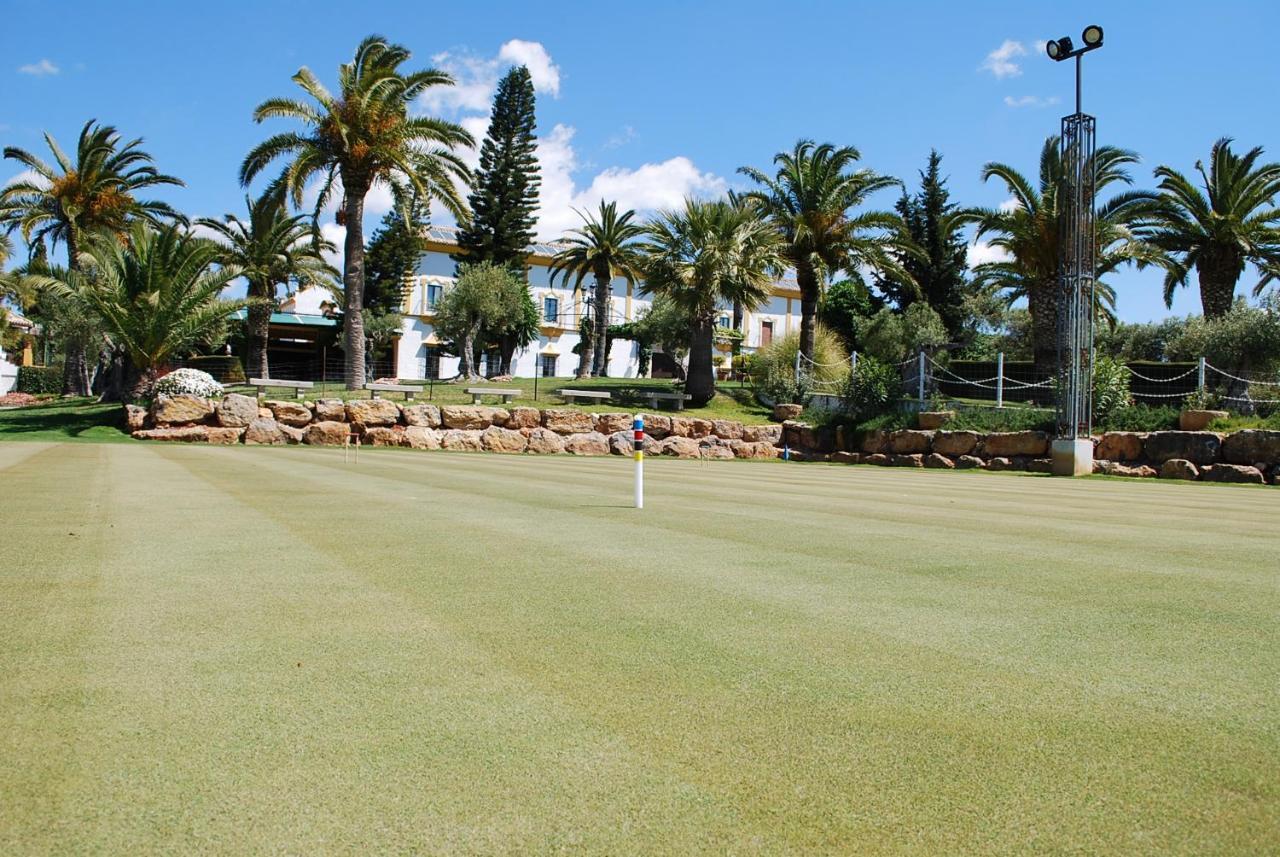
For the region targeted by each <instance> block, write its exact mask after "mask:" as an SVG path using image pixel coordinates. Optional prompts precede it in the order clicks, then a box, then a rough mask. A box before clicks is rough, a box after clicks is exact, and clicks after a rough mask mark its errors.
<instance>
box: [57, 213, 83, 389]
mask: <svg viewBox="0 0 1280 857" xmlns="http://www.w3.org/2000/svg"><path fill="white" fill-rule="evenodd" d="M79 252H80V248H79V241H78V240H77V238H76V230H75V227H74V226H73V227H72V228H70V229H68V230H67V268H68V269H69V270H71V271H77V272H78V271H79V270H80V266H79V263H78V262H77V257H78V255H79ZM63 350H64V352H65V360H64V361H63V364H62V395H64V396H88V395H89V393H90V390H89V365H88V362H87V361H88V358H87V356H86V355H85V351H86V347H85V344H84V343H83V342H80V341H78V340H76V339H74V338H73V339H71V340H68V341H67V342H65V343H64V344H63Z"/></svg>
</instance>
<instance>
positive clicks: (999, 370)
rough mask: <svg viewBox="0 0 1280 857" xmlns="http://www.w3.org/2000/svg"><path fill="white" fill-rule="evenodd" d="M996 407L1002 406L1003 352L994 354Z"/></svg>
mask: <svg viewBox="0 0 1280 857" xmlns="http://www.w3.org/2000/svg"><path fill="white" fill-rule="evenodd" d="M996 407H997V408H1003V407H1004V352H1003V351H1001V352H1000V353H998V354H997V355H996Z"/></svg>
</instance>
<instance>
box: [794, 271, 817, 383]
mask: <svg viewBox="0 0 1280 857" xmlns="http://www.w3.org/2000/svg"><path fill="white" fill-rule="evenodd" d="M796 283H797V285H799V286H800V353H801V354H803V355H804V356H805V357H806V358H807V359H809V360H812V359H813V340H814V338H815V336H816V335H817V326H818V298H820V297H821V290H820V289H819V287H818V272H817V271H815V270H814V269H813V266H812V265H810V264H808V263H805V264H800V265H796Z"/></svg>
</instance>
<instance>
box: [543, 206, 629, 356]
mask: <svg viewBox="0 0 1280 857" xmlns="http://www.w3.org/2000/svg"><path fill="white" fill-rule="evenodd" d="M577 214H578V216H579V217H581V218H582V219H583V221H584V223H583V226H582V227H581V228H579V229H574V230H572V231H571V232H570V233H569V235H568V236H567V237H566V238H565V239H564V243H565V244H567V245H568V246H567V247H566V248H565V249H564V250H561V251H560V252H559V253H557V254H556V255H555V258H554V259H552V262H551V281H552V282H553V283H554V282H555V278H556V275H557V274H559V275H560V276H561V277H562V278H563V280H564V282H566V283H567V282H568V281H569V278H570V277H573V288H574V290H575V291H576V290H577V289H579V288H581V286H582V281H583V280H584V279H586V277H587V275H588V274H590V275H592V276H593V277H595V281H596V289H595V298H594V300H593V303H594V305H595V316H594V324H593V325H592V328H591V339H590V341H587V342H583V343H582V346H581V349H582V350H581V362H580V364H579V366H578V374H577V377H579V378H581V377H582V376H583V375H585V374H587V371H588V367H589V370H590V372H591V374H592V375H593V376H601V375H605V374H608V369H609V354H608V348H607V343H608V339H607V337H608V332H609V298H610V297H611V295H612V283H613V280H614V278H615V277H622V278H624V279H625V280H626V281H627V282H628V283H629V284H631V285H635V283H636V282H638V281H639V280H640V279H641V277H642V276H643V274H642V267H643V259H642V257H641V254H640V249H639V245H638V244H637V241H638V240H639V239H640V238H642V237H643V236H644V234H645V228H644V227H643V226H642V225H640V224H639V223H633V222H632V219H633V218H634V217H635V216H636V213H635V211H633V210H631V209H628V210H626V211H624V212H623V213H622V214H618V204H617V203H616V202H605V201H604V200H600V211H599V214H594V213H584V212H581V211H579V212H577Z"/></svg>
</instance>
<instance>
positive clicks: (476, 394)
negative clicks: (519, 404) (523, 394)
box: [463, 387, 520, 405]
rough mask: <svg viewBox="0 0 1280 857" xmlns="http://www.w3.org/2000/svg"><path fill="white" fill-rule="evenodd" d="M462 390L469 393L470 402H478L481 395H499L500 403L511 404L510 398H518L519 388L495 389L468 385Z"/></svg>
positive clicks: (475, 403)
mask: <svg viewBox="0 0 1280 857" xmlns="http://www.w3.org/2000/svg"><path fill="white" fill-rule="evenodd" d="M463 392H466V393H469V394H471V404H473V405H478V404H480V397H481V396H501V397H502V404H504V405H509V404H511V400H512V399H518V398H520V391H519V390H496V389H493V388H492V387H468V388H467V389H466V390H464V391H463Z"/></svg>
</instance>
